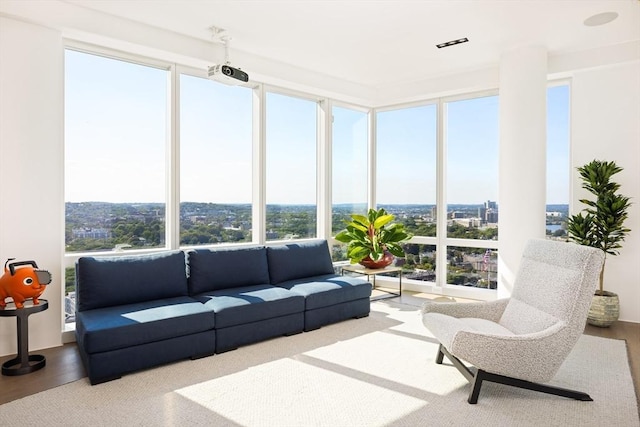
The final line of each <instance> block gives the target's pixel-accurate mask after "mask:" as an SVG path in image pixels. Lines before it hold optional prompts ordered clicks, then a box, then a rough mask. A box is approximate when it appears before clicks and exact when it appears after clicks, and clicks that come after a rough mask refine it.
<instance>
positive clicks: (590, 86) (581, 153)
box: [571, 60, 640, 322]
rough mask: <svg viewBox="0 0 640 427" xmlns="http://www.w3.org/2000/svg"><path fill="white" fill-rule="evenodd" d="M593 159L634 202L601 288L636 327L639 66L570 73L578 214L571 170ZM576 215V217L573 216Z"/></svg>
mask: <svg viewBox="0 0 640 427" xmlns="http://www.w3.org/2000/svg"><path fill="white" fill-rule="evenodd" d="M593 159H599V160H607V161H611V160H615V161H616V163H617V164H618V165H619V166H621V167H623V168H624V170H623V171H622V172H620V173H619V174H618V175H616V180H617V182H619V183H620V184H621V188H620V192H621V193H622V194H624V195H626V196H630V197H631V200H632V202H633V205H632V206H631V209H630V211H629V219H628V222H627V223H626V225H627V227H628V228H631V233H630V234H629V236H628V237H627V239H626V241H625V242H624V244H623V247H622V249H621V250H620V255H619V256H617V257H614V256H608V257H607V265H606V268H605V279H604V287H605V289H606V290H608V291H611V292H615V293H617V294H618V295H619V298H620V320H626V321H631V322H640V61H639V60H636V61H634V62H630V63H626V64H621V65H617V66H610V67H603V68H597V69H592V70H587V71H580V72H576V73H574V77H573V83H572V86H571V165H572V168H573V171H574V173H573V175H572V177H573V183H572V184H573V194H572V205H573V207H574V210H580V209H582V208H581V204H580V202H579V199H580V198H584V197H586V196H587V195H588V193H587V192H586V191H585V190H583V189H582V188H581V181H580V179H579V176H578V173H577V172H575V168H576V167H578V166H582V165H584V164H585V163H588V162H590V161H591V160H593ZM574 213H575V212H574Z"/></svg>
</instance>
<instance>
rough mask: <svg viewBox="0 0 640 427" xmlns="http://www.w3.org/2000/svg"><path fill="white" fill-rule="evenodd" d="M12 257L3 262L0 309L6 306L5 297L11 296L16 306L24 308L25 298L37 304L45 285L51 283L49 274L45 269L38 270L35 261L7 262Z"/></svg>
mask: <svg viewBox="0 0 640 427" xmlns="http://www.w3.org/2000/svg"><path fill="white" fill-rule="evenodd" d="M14 259H15V258H9V259H8V260H7V262H5V263H4V274H3V275H2V277H0V310H3V309H4V308H5V307H6V306H7V303H6V301H5V298H7V297H11V298H13V302H14V303H15V305H16V308H24V301H25V300H27V299H31V300H32V301H33V304H34V305H38V304H39V303H40V301H38V298H39V297H40V295H42V293H43V292H44V290H45V286H46V285H48V284H49V283H51V274H50V273H49V272H48V271H46V270H38V269H37V268H38V265H37V264H36V263H35V261H20V262H12V263H11V264H9V261H13V260H14ZM7 264H9V265H8V266H7ZM16 267H17V268H16Z"/></svg>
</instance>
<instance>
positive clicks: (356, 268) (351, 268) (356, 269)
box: [341, 264, 402, 299]
mask: <svg viewBox="0 0 640 427" xmlns="http://www.w3.org/2000/svg"><path fill="white" fill-rule="evenodd" d="M341 271H342V274H343V275H344V272H345V271H347V272H349V273H356V274H362V275H365V276H367V280H369V277H370V276H373V281H372V285H373V289H376V276H377V275H378V274H389V273H398V278H399V280H400V281H399V285H398V292H397V293H396V292H389V291H386V290H383V289H378V290H379V291H380V292H385V293H387V294H388V295H384V296H383V298H390V297H399V296H401V294H402V267H394V266H388V267H385V268H375V269H373V268H366V267H364V266H362V265H360V264H349V265H343V266H342V270H341ZM372 299H380V298H372Z"/></svg>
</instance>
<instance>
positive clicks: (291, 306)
mask: <svg viewBox="0 0 640 427" xmlns="http://www.w3.org/2000/svg"><path fill="white" fill-rule="evenodd" d="M194 298H196V299H198V300H199V301H201V302H202V303H204V305H205V307H207V308H208V309H209V310H212V311H214V312H215V313H216V329H221V328H227V327H229V326H235V325H242V324H245V323H251V322H258V321H260V320H265V319H271V318H274V317H280V316H285V315H288V314H293V313H301V312H303V311H304V297H303V296H302V295H299V294H297V293H294V292H291V291H290V290H288V289H284V288H280V287H277V286H271V285H254V286H245V287H242V288H230V289H223V290H218V291H213V292H207V293H204V294H200V295H196V296H195V297H194Z"/></svg>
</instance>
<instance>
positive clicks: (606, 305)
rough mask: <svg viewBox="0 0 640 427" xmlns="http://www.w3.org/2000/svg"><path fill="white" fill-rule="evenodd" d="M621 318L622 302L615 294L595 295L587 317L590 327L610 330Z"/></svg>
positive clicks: (605, 292)
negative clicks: (619, 317)
mask: <svg viewBox="0 0 640 427" xmlns="http://www.w3.org/2000/svg"><path fill="white" fill-rule="evenodd" d="M618 316H620V300H619V299H618V295H617V294H614V293H613V292H607V291H604V295H594V296H593V300H592V301H591V308H590V309H589V315H588V316H587V322H588V323H589V324H590V325H594V326H599V327H601V328H608V327H609V326H611V324H613V322H615V321H616V320H618Z"/></svg>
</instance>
